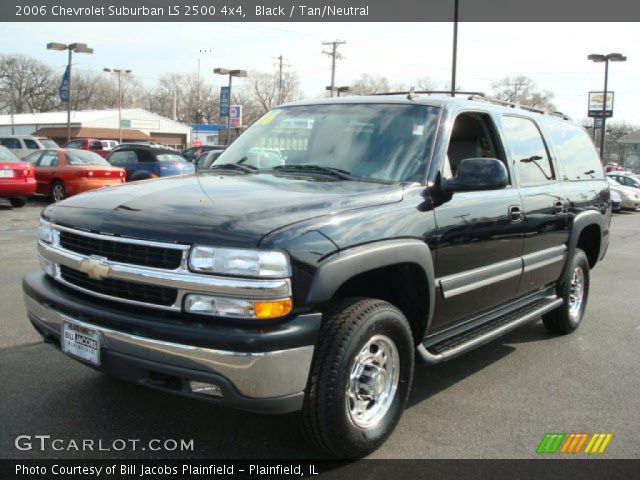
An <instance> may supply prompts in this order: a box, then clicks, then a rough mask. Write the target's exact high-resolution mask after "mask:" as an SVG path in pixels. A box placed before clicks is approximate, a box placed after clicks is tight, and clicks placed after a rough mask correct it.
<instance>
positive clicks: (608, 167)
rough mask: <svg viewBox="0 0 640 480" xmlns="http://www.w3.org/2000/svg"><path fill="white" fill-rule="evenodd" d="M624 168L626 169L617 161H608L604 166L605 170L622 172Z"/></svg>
mask: <svg viewBox="0 0 640 480" xmlns="http://www.w3.org/2000/svg"><path fill="white" fill-rule="evenodd" d="M623 170H624V169H623V168H622V166H621V165H619V164H617V163H616V162H611V163H607V164H606V165H605V166H604V171H605V172H621V171H623Z"/></svg>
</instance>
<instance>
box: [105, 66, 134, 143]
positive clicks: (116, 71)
mask: <svg viewBox="0 0 640 480" xmlns="http://www.w3.org/2000/svg"><path fill="white" fill-rule="evenodd" d="M102 70H104V71H105V72H107V73H114V74H115V75H117V76H118V142H119V143H122V74H125V75H129V74H130V73H131V70H123V69H121V68H103V69H102Z"/></svg>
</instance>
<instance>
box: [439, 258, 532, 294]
mask: <svg viewBox="0 0 640 480" xmlns="http://www.w3.org/2000/svg"><path fill="white" fill-rule="evenodd" d="M520 274H522V259H521V258H514V259H511V260H506V261H503V262H499V263H494V264H492V265H488V266H485V267H480V268H476V269H473V270H468V271H466V272H462V273H454V274H453V275H448V276H446V277H442V278H440V279H438V280H436V282H437V283H439V284H440V288H441V291H442V295H443V296H444V298H447V299H448V298H451V297H455V296H456V295H460V294H463V293H467V292H470V291H471V290H475V289H477V288H482V287H486V286H487V285H491V284H494V283H497V282H501V281H502V280H507V279H509V278H513V277H517V276H519V275H520Z"/></svg>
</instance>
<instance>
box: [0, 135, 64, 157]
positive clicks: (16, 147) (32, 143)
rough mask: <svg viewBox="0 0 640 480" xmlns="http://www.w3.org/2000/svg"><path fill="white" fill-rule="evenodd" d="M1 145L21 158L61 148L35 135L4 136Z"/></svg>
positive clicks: (51, 141)
mask: <svg viewBox="0 0 640 480" xmlns="http://www.w3.org/2000/svg"><path fill="white" fill-rule="evenodd" d="M0 145H2V146H3V147H6V148H8V149H9V150H11V151H12V152H13V153H15V154H16V156H18V157H20V158H25V157H26V156H27V155H29V154H30V153H33V152H35V151H36V150H45V149H52V148H56V149H57V148H60V147H59V146H58V144H57V143H56V142H54V141H53V140H51V139H50V138H46V137H34V136H33V135H4V136H2V137H0Z"/></svg>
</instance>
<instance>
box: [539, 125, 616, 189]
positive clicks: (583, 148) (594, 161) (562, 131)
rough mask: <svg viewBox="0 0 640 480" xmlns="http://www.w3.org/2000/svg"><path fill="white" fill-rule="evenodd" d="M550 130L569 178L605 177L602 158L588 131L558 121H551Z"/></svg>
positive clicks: (560, 161) (560, 160)
mask: <svg viewBox="0 0 640 480" xmlns="http://www.w3.org/2000/svg"><path fill="white" fill-rule="evenodd" d="M548 130H549V133H550V134H551V139H552V140H553V143H554V144H555V145H556V149H557V151H558V161H559V163H560V164H562V166H563V167H564V170H565V174H566V176H567V178H568V179H569V180H590V179H592V178H598V179H602V178H604V169H603V168H602V164H601V163H600V158H599V157H598V153H597V152H596V148H595V147H594V146H593V143H592V142H591V139H589V135H587V132H585V131H584V130H583V129H582V128H580V127H578V126H576V125H572V124H571V123H564V122H557V121H550V122H549V123H548Z"/></svg>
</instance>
